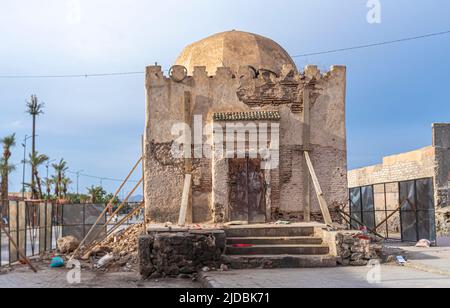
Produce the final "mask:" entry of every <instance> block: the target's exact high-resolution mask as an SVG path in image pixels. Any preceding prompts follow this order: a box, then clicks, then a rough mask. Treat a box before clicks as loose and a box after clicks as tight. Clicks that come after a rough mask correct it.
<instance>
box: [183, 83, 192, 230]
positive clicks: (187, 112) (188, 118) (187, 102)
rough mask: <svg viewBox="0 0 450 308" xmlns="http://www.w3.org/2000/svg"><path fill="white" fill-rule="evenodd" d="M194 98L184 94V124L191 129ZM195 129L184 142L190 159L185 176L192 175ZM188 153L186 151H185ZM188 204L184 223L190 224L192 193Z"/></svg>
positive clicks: (186, 92)
mask: <svg viewBox="0 0 450 308" xmlns="http://www.w3.org/2000/svg"><path fill="white" fill-rule="evenodd" d="M191 101H192V96H191V92H189V91H185V92H184V123H186V124H187V125H189V127H191V128H192V125H193V123H192V113H191V105H192V103H191ZM192 134H193V129H191V136H187V135H186V140H185V142H184V146H189V153H190V156H189V157H185V159H184V172H185V174H192V155H193V149H192V140H193V135H192ZM185 153H186V151H185ZM188 198H189V199H188V204H187V209H186V219H185V221H184V223H186V222H189V223H192V221H193V217H192V214H193V213H192V193H191V192H189V197H188Z"/></svg>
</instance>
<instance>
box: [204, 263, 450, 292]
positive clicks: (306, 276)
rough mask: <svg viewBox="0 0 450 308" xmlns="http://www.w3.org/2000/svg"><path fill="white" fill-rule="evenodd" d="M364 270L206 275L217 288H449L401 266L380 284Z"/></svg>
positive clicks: (448, 280)
mask: <svg viewBox="0 0 450 308" xmlns="http://www.w3.org/2000/svg"><path fill="white" fill-rule="evenodd" d="M368 272H369V269H367V268H365V267H339V268H331V269H295V270H293V269H274V270H242V271H230V272H225V273H219V272H214V273H207V274H206V275H205V276H207V277H208V278H207V281H208V282H209V287H214V288H432V287H433V288H450V277H449V276H443V275H437V274H432V273H427V272H422V271H418V270H415V269H410V268H406V267H399V266H382V268H381V276H380V277H381V281H380V283H376V284H371V283H369V282H368V281H367V274H368Z"/></svg>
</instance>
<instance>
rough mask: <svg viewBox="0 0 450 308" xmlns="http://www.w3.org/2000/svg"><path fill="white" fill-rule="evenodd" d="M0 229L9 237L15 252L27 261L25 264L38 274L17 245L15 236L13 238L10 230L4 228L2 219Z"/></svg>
mask: <svg viewBox="0 0 450 308" xmlns="http://www.w3.org/2000/svg"><path fill="white" fill-rule="evenodd" d="M0 228H1V229H2V231H3V233H5V234H6V236H7V237H8V239H9V244H10V245H11V246H13V247H14V248H15V250H16V251H17V254H18V255H19V256H20V258H22V260H23V261H25V263H27V264H28V265H29V266H30V268H31V269H32V270H33V272H35V273H37V269H36V268H35V267H34V266H33V264H31V261H30V259H28V258H27V256H26V255H25V253H24V252H23V251H22V250H21V249H20V247H19V246H18V245H17V244H16V242H15V240H14V238H13V236H11V234H10V233H9V232H8V230H6V228H5V227H4V226H3V221H2V220H1V219H0Z"/></svg>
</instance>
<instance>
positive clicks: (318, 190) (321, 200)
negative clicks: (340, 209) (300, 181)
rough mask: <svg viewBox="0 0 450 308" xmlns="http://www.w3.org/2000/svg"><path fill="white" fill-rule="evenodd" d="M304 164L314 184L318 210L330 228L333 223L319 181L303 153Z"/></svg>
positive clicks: (307, 155) (310, 162) (309, 158)
mask: <svg viewBox="0 0 450 308" xmlns="http://www.w3.org/2000/svg"><path fill="white" fill-rule="evenodd" d="M304 155H305V159H306V163H307V165H308V169H309V173H310V175H311V178H312V182H313V184H314V189H315V191H316V195H317V199H318V200H319V205H320V210H321V211H322V215H323V219H324V221H325V224H327V225H328V226H332V224H333V221H332V219H331V215H330V210H329V209H328V204H327V201H326V200H325V197H324V195H323V191H322V188H321V187H320V183H319V179H318V178H317V175H316V172H315V171H314V166H313V164H312V161H311V157H310V156H309V152H308V151H305V152H304Z"/></svg>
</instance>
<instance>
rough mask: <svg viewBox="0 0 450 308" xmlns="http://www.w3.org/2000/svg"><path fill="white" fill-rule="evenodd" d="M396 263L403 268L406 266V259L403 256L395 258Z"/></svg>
mask: <svg viewBox="0 0 450 308" xmlns="http://www.w3.org/2000/svg"><path fill="white" fill-rule="evenodd" d="M397 263H398V264H399V265H401V266H404V265H405V264H406V259H405V258H404V257H403V256H397Z"/></svg>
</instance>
